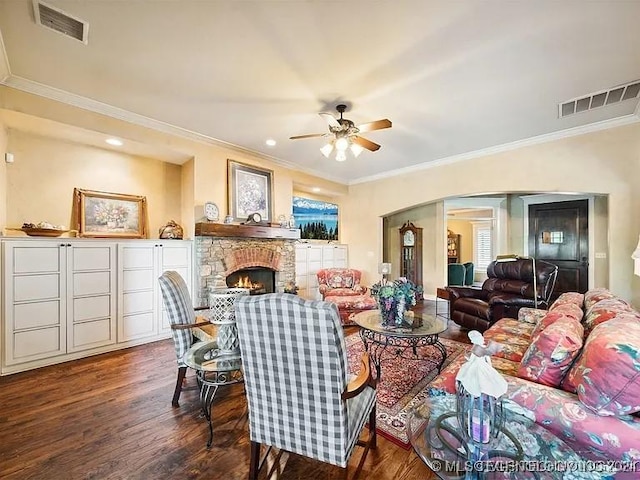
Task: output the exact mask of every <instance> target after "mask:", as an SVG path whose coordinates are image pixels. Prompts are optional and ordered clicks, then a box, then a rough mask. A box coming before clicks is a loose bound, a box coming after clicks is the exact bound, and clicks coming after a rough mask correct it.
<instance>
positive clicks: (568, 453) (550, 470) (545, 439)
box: [407, 395, 606, 480]
mask: <svg viewBox="0 0 640 480" xmlns="http://www.w3.org/2000/svg"><path fill="white" fill-rule="evenodd" d="M505 407H506V408H504V410H503V411H504V413H505V420H504V426H503V427H502V429H501V430H500V433H499V434H498V437H497V438H496V439H493V440H491V442H489V443H487V444H477V443H469V442H466V441H465V439H464V438H463V436H462V432H461V430H460V428H459V426H458V421H457V418H456V414H455V411H456V397H455V395H443V396H438V397H430V398H429V399H428V400H427V401H426V402H424V403H422V404H420V405H418V406H416V407H415V408H414V409H413V410H411V411H410V412H409V415H408V419H407V433H408V436H409V441H410V442H411V445H412V446H413V449H414V451H415V452H416V454H417V455H418V456H419V457H420V458H421V459H422V461H423V462H424V463H426V464H427V466H428V467H429V468H430V469H431V470H433V472H435V473H436V475H437V476H438V478H441V479H465V480H476V479H491V480H493V479H515V480H520V479H522V480H528V479H545V480H546V479H563V478H571V479H574V478H575V479H578V478H580V479H584V480H591V479H593V480H595V479H601V478H606V475H605V473H603V472H593V471H591V472H589V471H584V470H588V469H585V468H581V467H582V466H584V465H586V464H588V462H586V461H585V460H584V459H582V458H581V457H580V456H579V455H578V454H576V453H575V452H574V451H573V450H572V449H571V447H569V446H568V445H567V444H566V443H564V442H563V441H562V440H561V439H559V438H558V437H556V436H555V435H554V434H552V433H551V432H549V431H548V430H546V429H545V428H543V427H541V426H540V425H538V424H537V423H535V422H534V421H533V420H531V419H529V418H527V417H525V416H523V415H520V414H518V413H515V412H512V411H510V410H509V407H508V404H507V405H505Z"/></svg>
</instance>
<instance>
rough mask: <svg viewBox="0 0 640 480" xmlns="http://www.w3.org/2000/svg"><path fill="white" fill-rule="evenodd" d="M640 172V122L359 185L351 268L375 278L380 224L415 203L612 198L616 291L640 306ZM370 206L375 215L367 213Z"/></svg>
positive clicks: (353, 197) (350, 210) (353, 193)
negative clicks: (516, 195) (578, 195)
mask: <svg viewBox="0 0 640 480" xmlns="http://www.w3.org/2000/svg"><path fill="white" fill-rule="evenodd" d="M639 174H640V124H637V123H636V124H632V125H628V126H624V127H618V128H615V129H610V130H605V131H600V132H595V133H590V134H585V135H581V136H576V137H571V138H566V139H562V140H557V141H553V142H548V143H545V144H539V145H533V146H528V147H523V148H520V149H518V150H512V151H508V152H504V153H499V154H494V155H488V156H485V157H481V158H476V159H473V160H467V161H463V162H458V163H453V164H450V165H443V166H439V167H434V168H429V169H425V170H422V171H416V172H412V173H411V174H405V175H400V176H396V177H392V178H388V179H384V180H378V181H375V182H367V183H362V184H357V185H352V186H351V187H350V189H349V196H348V197H347V200H346V201H345V204H344V210H345V217H347V221H345V228H344V230H343V233H344V236H345V241H346V242H347V243H349V245H350V255H351V256H350V263H351V266H353V267H354V268H360V269H362V270H363V271H364V272H365V277H366V276H367V275H369V276H372V275H374V272H376V271H377V270H376V262H377V259H376V258H375V256H374V257H372V256H371V255H369V252H374V253H376V254H377V253H379V252H381V251H382V242H381V238H380V236H377V235H376V232H377V231H378V229H379V228H380V227H379V224H380V220H379V219H380V218H381V217H383V216H385V215H388V214H390V213H391V212H397V211H400V210H403V209H407V208H410V207H412V206H414V205H421V204H424V203H428V202H431V201H434V200H439V199H444V198H449V197H454V196H461V195H472V194H482V193H486V192H496V191H498V192H500V191H510V192H532V191H537V192H560V191H571V192H593V193H600V194H604V195H607V194H608V195H609V212H608V213H609V215H608V216H609V230H610V232H612V235H611V236H610V238H609V255H610V258H609V260H610V263H609V272H610V279H609V280H610V282H609V284H610V285H609V286H610V288H611V290H613V291H614V292H615V293H617V294H618V295H620V296H622V297H623V298H627V299H632V300H633V301H634V303H635V304H636V305H640V292H639V289H640V278H638V277H634V276H633V269H632V262H631V260H630V255H631V252H633V250H634V248H635V246H636V244H637V241H638V232H639V230H640V220H638V219H639V218H640V211H639V209H640V197H639V196H640V191H638V189H637V188H636V185H635V184H636V182H637V178H639ZM380 192H384V195H381V194H380ZM636 192H637V193H636ZM363 205H366V212H367V215H363V214H362V212H363V210H364V209H363V207H362V206H363ZM441 225H444V223H442V224H441ZM436 227H437V226H436ZM439 228H440V230H442V229H443V227H442V226H440V227H439ZM614 232H615V234H613V233H614ZM442 234H444V232H442ZM356 245H357V247H358V248H352V246H356ZM496 253H498V254H500V253H509V252H496ZM439 278H442V277H439ZM430 281H432V280H431V279H429V278H426V279H425V293H426V294H427V295H429V294H433V293H434V292H429V291H427V290H426V289H427V285H428V284H429V283H430ZM439 281H440V280H439V279H436V280H435V281H434V283H435V282H439Z"/></svg>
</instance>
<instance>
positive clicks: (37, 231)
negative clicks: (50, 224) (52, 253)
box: [20, 228, 69, 237]
mask: <svg viewBox="0 0 640 480" xmlns="http://www.w3.org/2000/svg"><path fill="white" fill-rule="evenodd" d="M20 230H22V231H23V232H24V233H26V234H27V235H29V236H30V237H59V236H60V235H62V234H63V233H67V232H68V231H69V230H56V229H55V228H21V229H20Z"/></svg>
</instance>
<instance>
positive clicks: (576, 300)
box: [549, 292, 584, 310]
mask: <svg viewBox="0 0 640 480" xmlns="http://www.w3.org/2000/svg"><path fill="white" fill-rule="evenodd" d="M567 303H570V304H573V305H577V306H578V307H580V308H582V305H583V304H584V293H578V292H565V293H563V294H562V295H560V296H559V297H558V299H557V300H556V301H555V302H553V304H552V305H551V307H549V310H553V309H554V308H556V307H558V306H560V305H565V304H567Z"/></svg>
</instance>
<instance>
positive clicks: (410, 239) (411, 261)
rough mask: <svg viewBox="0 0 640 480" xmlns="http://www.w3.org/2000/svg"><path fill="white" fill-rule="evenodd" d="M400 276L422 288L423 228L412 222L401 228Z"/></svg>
mask: <svg viewBox="0 0 640 480" xmlns="http://www.w3.org/2000/svg"><path fill="white" fill-rule="evenodd" d="M400 276H401V277H406V278H407V279H408V280H411V281H412V282H413V283H415V284H416V285H419V286H422V228H420V227H416V226H415V225H414V224H413V223H411V222H405V224H404V225H402V227H401V228H400Z"/></svg>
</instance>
